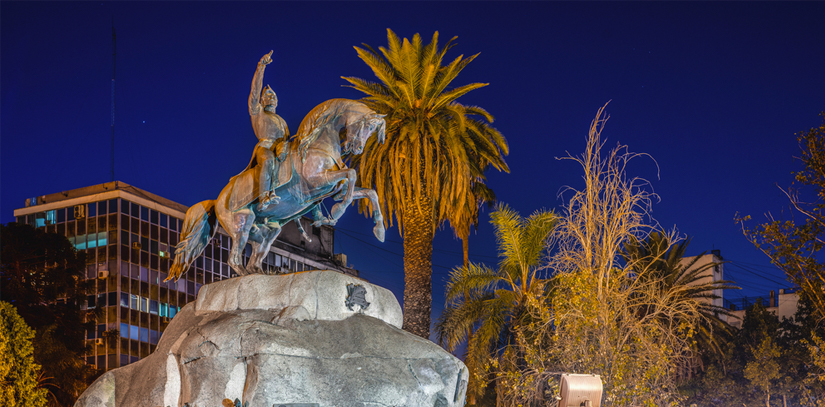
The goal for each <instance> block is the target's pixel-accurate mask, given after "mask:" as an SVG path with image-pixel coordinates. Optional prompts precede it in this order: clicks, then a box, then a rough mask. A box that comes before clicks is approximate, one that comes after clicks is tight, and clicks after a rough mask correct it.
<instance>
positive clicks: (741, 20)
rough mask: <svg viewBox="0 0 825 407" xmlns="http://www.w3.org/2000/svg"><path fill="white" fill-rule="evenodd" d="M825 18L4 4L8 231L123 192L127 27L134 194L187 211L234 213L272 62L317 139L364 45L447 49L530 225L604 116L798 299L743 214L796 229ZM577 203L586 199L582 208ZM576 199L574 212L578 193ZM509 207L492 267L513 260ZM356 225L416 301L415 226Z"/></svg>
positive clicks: (620, 138)
mask: <svg viewBox="0 0 825 407" xmlns="http://www.w3.org/2000/svg"><path fill="white" fill-rule="evenodd" d="M823 17H825V3H822V2H793V3H787V2H783V3H776V2H724V3H716V2H713V3H709V2H690V3H681V2H664V3H651V2H637V3H621V2H610V3H600V2H583V3H582V2H560V3H556V2H506V3H505V2H343V1H342V2H232V3H225V2H174V3H166V2H105V3H100V2H57V3H49V2H13V1H3V2H2V3H0V19H1V21H0V30H1V31H0V91H2V104H1V105H0V114H2V120H0V137H1V138H0V141H1V142H2V144H0V154H2V155H0V161H2V162H1V163H0V177H1V178H0V185H2V190H0V192H1V193H2V194H1V195H0V198H2V201H0V221H2V222H3V223H5V222H10V221H13V220H14V218H13V210H14V209H15V208H20V207H22V206H23V201H24V199H25V198H27V197H31V196H37V195H44V194H49V193H54V192H59V191H63V190H68V189H73V188H79V187H83V186H88V185H94V184H99V183H103V182H107V181H110V180H111V170H110V160H111V153H110V151H111V144H110V143H111V141H110V138H111V128H110V124H111V78H112V22H113V21H114V26H115V29H116V32H117V59H116V67H117V71H116V86H115V103H116V113H115V114H116V116H115V123H116V124H115V139H116V140H115V154H114V158H115V171H114V172H115V178H116V179H117V180H120V181H123V182H126V183H129V184H131V185H134V186H137V187H139V188H143V189H146V190H148V191H151V192H154V193H156V194H158V195H161V196H163V197H166V198H169V199H171V200H174V201H176V202H179V203H182V204H185V205H192V204H194V203H196V202H198V201H201V200H204V199H213V198H214V197H216V196H217V194H218V192H220V190H221V188H222V187H223V186H224V185H225V184H226V182H227V180H228V179H229V178H230V177H231V176H233V175H235V174H237V173H238V172H240V171H241V170H242V169H243V168H244V167H245V166H246V164H247V163H248V161H249V158H250V156H251V154H252V149H253V147H254V145H255V143H256V141H257V140H256V138H255V136H254V134H253V133H252V128H251V126H250V122H249V115H248V112H247V105H246V103H247V97H248V94H249V86H250V81H251V79H252V74H253V72H254V70H255V66H256V63H257V62H258V60H259V59H260V57H261V56H262V55H263V54H265V53H266V52H268V51H269V50H274V54H273V57H272V59H273V63H272V64H271V65H269V67H268V68H267V71H266V77H265V79H264V82H265V83H268V84H270V85H271V86H272V87H273V88H274V89H275V91H276V92H277V93H278V97H279V101H280V105H279V107H278V113H279V114H280V115H281V116H282V117H284V119H285V120H286V121H287V123H288V124H289V126H290V128H291V129H292V130H293V131H294V130H295V129H297V126H298V124H299V123H300V121H301V119H302V118H303V116H304V115H305V114H306V113H308V112H309V110H310V109H312V107H314V106H315V105H317V104H319V103H321V102H323V101H325V100H327V99H331V98H338V97H344V98H352V99H357V98H359V97H361V95H360V94H359V93H358V92H356V91H354V90H353V89H350V88H347V87H343V85H344V84H345V82H344V80H342V79H341V78H340V77H341V76H358V77H362V78H371V77H372V73H371V71H370V70H369V69H368V68H367V66H366V65H365V64H364V63H363V62H361V61H360V60H359V59H358V58H357V57H356V54H355V50H354V49H353V46H355V45H360V44H362V43H366V44H369V45H371V46H373V47H378V46H382V45H386V41H387V40H386V28H391V29H393V30H394V31H395V32H396V33H397V34H398V35H399V36H403V37H411V36H412V35H413V34H415V33H421V34H422V36H423V37H424V38H425V39H429V38H430V37H431V36H432V33H433V31H436V30H437V31H439V33H440V38H441V42H442V43H444V42H446V41H447V40H448V39H449V38H451V37H453V36H458V40H457V46H456V47H455V48H453V50H451V51H450V52H449V53H448V57H449V59H452V58H455V57H456V56H458V55H459V54H464V55H472V54H475V53H481V55H479V57H478V58H477V59H476V60H475V61H473V62H472V63H471V64H470V65H469V66H467V68H466V69H465V70H464V71H463V73H462V74H461V75H459V77H458V78H457V79H456V81H455V82H454V84H455V85H463V84H466V83H470V82H484V83H489V84H490V85H489V86H487V87H485V88H482V89H480V90H476V91H473V92H471V93H470V94H468V95H466V96H464V97H463V98H462V99H460V101H461V102H463V103H464V104H470V105H478V106H481V107H484V108H485V109H487V110H488V111H489V112H490V113H491V114H493V115H494V116H495V117H496V121H495V122H494V123H493V125H494V126H495V127H496V128H498V129H499V130H500V131H501V132H502V133H503V134H504V135H505V137H506V138H507V139H508V141H509V143H510V148H511V153H510V155H509V157H507V161H508V163H509V165H510V167H511V170H512V171H511V173H510V174H501V173H495V172H492V173H490V174H489V178H488V185H489V186H491V187H492V188H493V189H494V190H495V192H496V194H497V195H498V197H499V199H500V200H501V201H502V202H506V203H508V204H509V205H510V206H512V207H513V208H515V209H516V210H518V211H520V212H521V213H522V214H523V215H529V214H530V213H531V212H533V211H535V210H536V209H539V208H549V209H553V208H555V209H558V208H560V205H561V204H562V203H563V199H561V198H560V197H559V193H560V192H561V191H562V189H563V188H564V187H565V186H570V187H573V188H581V187H582V181H581V175H582V173H581V169H580V168H577V167H576V165H575V164H574V163H573V162H570V161H559V160H556V159H555V157H561V156H564V155H566V152H570V153H571V154H574V155H577V154H580V153H581V151H583V149H584V144H585V137H586V131H587V128H588V125H589V123H590V121H591V120H592V119H593V117H594V115H595V113H596V111H597V109H598V108H599V107H600V106H602V105H604V104H605V103H607V102H608V101H611V102H610V104H609V105H608V107H607V110H606V111H607V113H608V114H609V115H610V117H611V118H610V120H609V121H608V123H607V126H606V129H605V131H604V133H603V135H605V136H607V138H608V142H607V144H608V145H609V146H612V145H615V144H616V143H622V144H626V145H628V146H629V147H630V150H631V151H635V152H642V153H647V154H649V155H650V156H651V157H653V159H655V161H653V160H651V159H646V158H640V159H637V160H634V161H632V162H631V165H630V166H629V168H628V172H629V175H630V176H638V177H643V178H646V179H648V180H649V181H650V182H651V185H652V188H653V189H654V191H655V192H656V193H657V194H658V195H659V197H660V199H661V200H660V202H658V203H655V204H654V207H653V213H652V216H653V217H654V218H655V219H656V220H657V221H658V222H659V223H660V224H661V226H662V227H663V228H666V229H670V228H673V227H674V226H675V227H677V228H678V230H679V231H680V232H681V233H682V234H684V235H687V236H691V237H692V241H691V244H690V247H689V254H691V255H694V254H699V253H701V252H704V251H709V250H712V249H719V250H721V253H722V256H723V257H725V259H726V260H730V261H731V263H729V264H727V265H725V276H726V277H727V278H730V279H733V280H735V281H736V282H737V283H738V284H739V285H741V286H742V287H743V288H744V290H743V291H738V292H726V293H725V297H726V298H728V299H736V298H739V297H742V296H744V295H761V294H766V293H767V291H768V290H771V289H778V288H783V287H786V286H788V283H787V282H786V281H785V279H784V276H783V275H782V273H781V272H780V271H778V270H777V269H775V268H773V267H771V266H770V264H769V262H768V260H767V258H766V257H765V256H764V255H763V254H761V253H760V252H758V251H757V250H756V249H755V248H753V247H752V246H751V245H750V243H748V242H747V241H746V240H745V238H744V237H743V235H742V233H741V230H740V228H739V226H738V225H736V224H735V222H734V220H733V219H734V215H735V214H736V213H737V212H739V213H741V214H749V215H753V216H754V218H755V219H757V220H762V219H764V216H763V214H764V213H766V212H771V213H773V214H774V215H776V216H783V214H784V217H785V218H789V217H790V212H789V210H788V205H787V201H786V199H785V198H784V196H783V195H782V192H781V191H780V190H779V189H778V188H777V184H778V185H781V186H787V185H789V184H790V182H791V181H792V174H791V173H792V171H794V170H795V169H797V168H798V162H796V161H795V160H794V158H793V157H794V156H797V155H799V149H798V146H797V143H796V137H795V133H797V132H799V131H803V130H806V129H809V128H811V127H814V126H818V125H819V124H820V123H821V120H822V119H821V118H820V117H818V114H819V113H820V112H821V111H823V110H825V75H823V66H825V45H823V44H825V30H823V29H822V24H821V22H822V21H823ZM562 197H564V195H562ZM568 197H569V195H568ZM488 213H489V211H485V212H484V213H483V214H482V218H481V227H480V228H479V230H478V233H477V234H475V235H472V236H471V238H470V245H471V246H470V251H471V260H473V261H478V262H487V263H488V264H490V265H493V264H494V263H495V262H496V258H495V253H496V248H495V245H494V242H493V236H492V229H491V227H490V226H489V224H488V223H487V222H488V220H489V216H488ZM370 223H371V221H369V220H367V219H365V218H364V217H363V215H359V214H358V213H357V210H356V209H355V208H351V209H350V211H349V212H348V214H347V215H345V216H344V218H343V219H342V221H341V222H340V223H339V225H338V232H337V234H336V250H337V251H340V252H345V253H347V254H348V256H349V261H350V263H352V264H353V265H354V266H355V267H356V268H358V269H359V270H361V272H362V276H363V277H365V278H367V279H368V280H371V281H372V282H374V283H377V284H379V285H384V286H386V287H388V288H390V289H392V290H393V291H394V292H395V293H396V295H397V296H399V299H401V295H400V294H401V292H402V290H403V267H402V257H401V253H402V246H401V243H400V242H401V238H400V237H399V235H398V229H397V228H391V229H389V230H388V234H387V237H388V240H387V242H385V243H378V242H377V241H376V240H375V239H374V238H373V237H372V234H371V231H370V229H371V227H370ZM460 251H461V243H460V241H458V240H456V239H454V238H453V234H452V232H451V231H450V230H449V229H448V228H444V229H442V230H441V231H440V232H439V233H438V235H437V237H436V241H435V256H434V258H433V264H434V270H433V271H434V275H433V279H434V287H435V289H434V291H435V292H434V297H435V302H436V304H435V306H436V307H435V310H434V312H439V309H440V307H441V303H442V302H443V294H442V293H441V286H442V284H443V281H444V280H445V279H446V276H447V274H448V272H449V270H450V269H451V268H452V267H454V266H456V265H458V264H460V263H461V253H460Z"/></svg>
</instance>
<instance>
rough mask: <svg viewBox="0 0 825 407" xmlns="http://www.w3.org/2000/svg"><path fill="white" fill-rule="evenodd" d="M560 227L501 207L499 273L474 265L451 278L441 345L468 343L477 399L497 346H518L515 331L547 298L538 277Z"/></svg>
mask: <svg viewBox="0 0 825 407" xmlns="http://www.w3.org/2000/svg"><path fill="white" fill-rule="evenodd" d="M555 221H556V216H555V215H554V214H553V213H552V212H547V211H537V212H535V213H534V214H533V215H531V216H530V217H529V218H526V219H525V218H523V217H521V216H520V215H519V214H518V213H516V212H515V211H513V210H512V209H510V208H509V207H507V206H506V205H503V204H502V205H498V207H497V208H496V211H495V212H493V213H491V214H490V223H492V224H493V227H494V229H495V235H496V242H497V244H498V247H499V256H500V257H501V261H500V262H499V265H498V268H497V269H492V268H489V267H487V266H485V265H483V264H474V263H469V264H468V265H467V266H463V267H459V268H456V269H454V270H453V271H452V272H451V273H450V281H449V282H448V283H447V287H446V291H447V293H446V297H447V306H446V308H445V310H444V313H443V314H442V315H441V318H440V319H439V322H438V324H437V325H436V329H437V331H438V337H439V341H440V342H441V343H442V344H445V345H446V346H447V348H448V349H449V350H451V351H452V350H454V349H455V348H456V346H457V345H459V344H460V343H462V342H465V340H466V342H467V357H466V362H467V366H468V367H469V368H470V370H471V375H472V377H471V379H470V387H469V388H468V393H471V394H472V396H473V397H480V396H481V395H482V393H483V389H484V387H485V385H486V377H487V374H486V372H485V371H484V366H486V365H488V364H489V361H490V360H491V359H493V358H495V357H496V356H497V355H498V353H499V350H500V349H499V346H496V345H497V344H498V343H499V342H500V341H503V342H504V343H511V342H513V338H512V335H513V332H514V329H513V328H514V327H515V326H516V325H518V324H520V323H523V322H525V321H524V320H523V318H524V316H525V315H524V309H525V307H526V305H527V303H528V302H529V301H539V300H540V299H541V298H543V297H544V296H545V291H546V284H547V280H546V279H542V278H540V276H539V275H538V271H539V269H540V267H541V265H542V260H543V254H544V253H545V250H546V240H547V238H548V236H549V235H550V232H551V231H552V230H553V225H555V223H556V222H555Z"/></svg>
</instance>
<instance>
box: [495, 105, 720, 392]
mask: <svg viewBox="0 0 825 407" xmlns="http://www.w3.org/2000/svg"><path fill="white" fill-rule="evenodd" d="M603 109H604V108H602V109H599V112H598V113H597V116H596V118H595V119H594V120H593V122H592V123H591V126H590V131H589V134H588V139H587V146H586V148H585V152H584V154H582V155H581V156H577V157H572V156H568V157H566V158H567V159H570V160H573V161H574V162H576V163H578V164H579V165H581V167H582V169H583V170H584V182H585V184H584V188H583V189H581V190H571V191H570V192H571V194H572V196H571V197H570V200H569V203H568V204H567V205H566V206H565V208H564V211H563V212H562V214H561V216H559V219H558V224H557V226H556V227H555V228H554V230H553V233H552V235H551V239H550V242H551V243H552V246H551V247H552V248H553V251H552V256H551V257H550V259H549V262H548V263H547V267H548V268H549V270H550V271H551V272H552V273H553V274H552V284H547V287H548V291H547V294H546V296H545V298H543V299H539V300H536V301H528V302H527V303H526V304H525V311H524V312H525V314H526V316H525V317H524V318H523V322H522V323H520V324H518V325H517V326H516V327H515V328H514V331H515V335H514V336H515V343H514V344H512V345H510V346H508V347H506V348H505V349H504V351H503V352H502V353H501V356H500V357H499V359H498V371H499V372H500V373H499V375H498V378H497V380H498V381H497V383H496V384H497V386H498V387H497V389H499V390H500V392H499V398H498V401H499V402H500V403H502V404H503V405H508V406H516V405H534V404H533V403H538V402H540V400H547V399H548V397H551V396H552V393H554V392H556V391H558V375H557V373H556V372H571V373H592V374H598V375H600V376H601V378H602V381H603V383H604V395H603V397H602V405H604V406H622V405H646V406H647V405H650V406H652V405H674V404H678V403H680V402H681V400H682V398H683V397H682V396H681V395H680V394H679V393H678V389H677V378H678V369H679V368H680V367H682V366H686V365H687V364H688V363H689V361H690V360H692V359H693V358H694V355H693V349H694V348H693V346H692V344H693V340H694V339H693V337H694V336H695V332H696V330H697V327H698V326H700V325H701V324H708V321H707V320H706V319H705V314H704V313H703V312H702V310H703V309H704V307H705V304H704V303H703V301H702V300H703V299H704V298H703V297H704V296H706V295H708V293H707V292H706V291H703V292H696V293H692V294H691V295H687V293H689V292H690V289H689V288H688V287H685V284H687V283H688V281H690V280H691V279H692V277H691V273H692V270H691V269H688V270H684V269H677V270H676V271H674V270H671V271H674V272H673V273H668V272H665V271H662V270H661V269H662V267H659V265H660V263H663V262H662V260H665V259H667V256H668V255H669V253H671V252H672V253H673V255H674V256H675V255H676V253H677V251H672V249H671V246H672V245H673V244H674V242H677V239H676V237H675V236H674V233H671V234H668V235H666V236H664V237H661V238H660V239H659V243H662V244H663V246H662V247H656V248H655V250H654V248H653V247H648V248H647V249H650V251H651V252H654V253H656V254H655V255H652V256H650V255H643V254H641V253H637V256H636V257H637V258H635V259H633V260H634V261H632V262H631V263H630V264H629V265H628V264H627V263H625V262H624V261H623V259H622V253H623V250H622V249H623V248H625V247H630V246H625V245H626V244H628V243H629V244H630V245H631V246H632V245H633V244H634V243H635V244H636V247H640V246H641V247H644V245H643V244H642V245H640V244H639V242H645V241H647V238H648V236H650V235H651V233H652V232H657V231H658V230H657V229H656V228H655V227H654V226H651V225H655V222H653V221H651V220H650V219H649V217H648V216H647V214H648V212H649V208H650V205H651V200H652V198H653V197H654V195H653V194H652V193H651V192H649V191H648V189H647V183H646V181H644V180H642V179H639V178H631V177H628V176H627V175H626V174H625V172H624V169H625V168H626V166H627V163H628V161H629V160H631V159H633V158H634V157H638V156H639V155H638V154H632V153H629V152H628V151H627V147H626V146H622V145H618V146H617V147H616V148H614V149H612V150H609V151H607V153H606V154H602V151H601V149H602V147H603V146H604V143H603V142H602V139H601V131H602V129H603V126H604V122H605V120H606V119H605V118H604V117H603ZM654 236H655V235H654ZM653 246H655V245H653ZM647 249H646V250H647ZM676 249H677V250H678V248H676ZM645 262H646V263H645ZM666 263H667V261H665V262H664V263H663V264H665V265H666ZM665 269H666V268H665ZM705 288H706V289H708V290H712V289H713V288H715V287H705Z"/></svg>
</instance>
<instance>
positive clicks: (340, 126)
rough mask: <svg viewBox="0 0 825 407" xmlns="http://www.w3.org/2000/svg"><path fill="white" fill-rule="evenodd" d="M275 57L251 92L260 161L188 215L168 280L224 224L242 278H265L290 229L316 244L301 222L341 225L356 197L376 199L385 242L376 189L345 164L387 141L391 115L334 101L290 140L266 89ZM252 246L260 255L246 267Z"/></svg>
mask: <svg viewBox="0 0 825 407" xmlns="http://www.w3.org/2000/svg"><path fill="white" fill-rule="evenodd" d="M271 56H272V51H270V52H269V53H268V54H266V55H264V56H263V57H262V58H261V60H260V62H259V63H258V68H257V70H256V71H255V76H254V77H253V79H252V90H251V92H250V94H249V115H250V117H251V119H252V128H253V129H254V131H255V136H256V137H257V138H258V144H257V145H256V146H255V151H254V153H253V156H252V160H251V161H250V163H249V165H248V166H247V167H246V169H245V170H244V171H243V172H241V173H240V174H238V175H236V176H234V177H232V178H231V179H230V180H229V184H228V185H226V187H224V189H223V190H222V191H221V193H220V195H218V198H217V199H214V200H208V201H203V202H199V203H197V204H195V205H193V206H192V207H191V208H189V210H188V211H187V212H186V217H185V219H184V222H183V229H182V232H181V240H180V242H179V243H178V245H177V246H176V247H175V260H174V263H173V264H172V267H171V269H170V271H169V277H168V278H167V279H166V281H168V280H171V279H178V278H180V277H181V276H182V275H183V273H185V272H186V270H187V269H188V268H189V266H190V265H191V264H192V262H193V261H194V260H195V259H196V258H197V257H198V256H200V255H201V253H202V252H203V250H204V248H205V247H206V245H207V244H209V241H210V240H211V239H212V237H213V236H214V235H215V232H216V230H217V224H218V223H220V225H221V226H222V227H223V228H224V230H226V232H227V233H229V235H230V236H231V237H232V248H231V250H230V254H229V260H228V263H229V266H230V267H231V268H232V270H234V271H235V273H236V274H238V275H239V276H243V275H247V274H264V273H265V272H264V269H263V267H262V266H261V262H262V261H263V259H264V258H265V257H266V255H267V254H268V253H269V248H270V246H272V243H273V242H274V241H275V239H276V238H277V237H278V234H279V233H280V232H281V226H282V225H285V224H286V223H288V222H290V221H293V220H294V221H296V223H297V224H298V228H299V230H300V231H301V234H302V235H303V237H304V238H305V239H309V238H308V237H307V235H306V233H305V232H304V230H303V227H302V226H301V223H300V218H301V216H303V215H304V214H307V213H310V212H312V215H313V218H314V223H313V225H315V226H320V225H335V223H336V222H337V221H338V219H339V218H340V217H341V215H343V214H344V212H345V211H346V209H347V207H348V206H349V205H350V204H351V203H352V201H353V200H354V199H369V200H370V204H371V206H372V214H373V221H374V222H375V227H374V228H373V233H374V234H375V237H376V238H378V240H379V241H382V242H383V241H384V233H385V231H384V218H383V216H382V215H381V209H380V205H379V203H378V195H377V194H376V193H375V191H374V190H372V189H368V188H360V187H356V186H355V184H356V181H357V173H356V171H355V170H354V169H351V168H348V167H347V166H346V164H345V163H344V162H343V160H342V156H346V155H347V154H361V152H362V151H363V149H364V145H365V143H366V142H367V140H368V139H369V138H370V137H371V136H372V135H373V134H375V135H376V137H378V141H379V142H381V143H383V142H384V137H385V128H386V123H385V122H384V118H383V117H384V115H380V114H376V113H375V112H374V111H372V110H370V109H369V108H368V107H367V106H366V105H364V104H363V103H361V102H357V101H354V100H348V99H331V100H328V101H326V102H324V103H321V104H320V105H318V106H316V107H315V108H314V109H312V111H310V112H309V114H307V115H306V117H304V120H303V121H302V122H301V125H300V126H299V127H298V132H297V133H296V134H295V136H294V137H292V139H291V141H289V129H288V128H287V126H286V122H285V121H284V120H283V119H282V118H281V117H280V116H278V115H277V114H275V108H276V107H277V105H278V98H277V96H276V95H275V92H274V91H273V90H272V88H270V87H269V86H267V87H266V88H264V89H263V90H262V88H261V86H262V84H263V74H264V69H265V67H266V65H268V64H270V63H271V62H272V60H271ZM262 91H263V94H262ZM344 132H345V139H344V142H343V145H342V142H341V138H342V136H341V133H344ZM328 197H332V198H333V199H334V200H335V201H338V202H337V203H336V204H335V205H333V206H332V209H331V210H330V213H329V216H328V217H326V216H324V215H323V214H322V212H321V202H322V201H323V200H324V199H326V198H328ZM247 242H248V243H250V245H251V247H252V256H251V257H250V258H249V262H248V263H247V264H246V265H244V262H243V251H244V247H245V246H246V244H247Z"/></svg>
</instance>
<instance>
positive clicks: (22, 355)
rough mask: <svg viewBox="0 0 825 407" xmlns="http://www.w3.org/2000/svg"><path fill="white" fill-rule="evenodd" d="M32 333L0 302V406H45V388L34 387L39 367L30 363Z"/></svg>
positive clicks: (6, 305) (13, 309)
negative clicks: (0, 356)
mask: <svg viewBox="0 0 825 407" xmlns="http://www.w3.org/2000/svg"><path fill="white" fill-rule="evenodd" d="M33 337H34V331H33V330H32V329H31V328H29V327H28V325H26V322H24V321H23V318H20V315H18V314H17V310H16V309H15V308H14V307H13V306H11V304H9V303H7V302H5V301H0V355H3V357H2V358H0V406H2V407H6V406H8V407H15V406H21V405H27V406H33V407H34V406H38V407H39V406H45V405H46V394H47V391H46V390H45V389H39V388H37V377H38V375H39V373H40V365H38V364H36V363H34V357H33V355H32V352H33V348H32V342H31V340H32V338H33Z"/></svg>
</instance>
